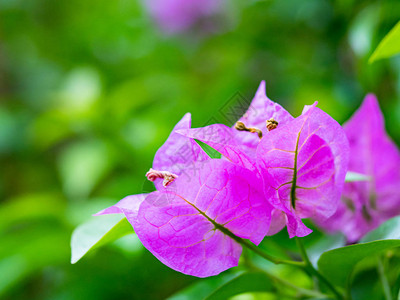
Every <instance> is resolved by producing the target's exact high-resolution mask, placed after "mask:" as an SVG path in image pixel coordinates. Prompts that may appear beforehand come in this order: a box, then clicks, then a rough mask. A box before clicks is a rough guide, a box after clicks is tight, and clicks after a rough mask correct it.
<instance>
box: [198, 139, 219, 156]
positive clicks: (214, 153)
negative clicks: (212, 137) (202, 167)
mask: <svg viewBox="0 0 400 300" xmlns="http://www.w3.org/2000/svg"><path fill="white" fill-rule="evenodd" d="M195 141H196V142H197V143H198V144H199V145H200V147H201V148H202V149H203V150H204V152H205V153H207V155H208V156H209V157H211V158H218V159H219V158H221V157H222V154H221V153H220V152H218V151H217V150H215V149H214V148H212V147H210V146H209V145H207V144H206V143H203V142H202V141H199V140H195Z"/></svg>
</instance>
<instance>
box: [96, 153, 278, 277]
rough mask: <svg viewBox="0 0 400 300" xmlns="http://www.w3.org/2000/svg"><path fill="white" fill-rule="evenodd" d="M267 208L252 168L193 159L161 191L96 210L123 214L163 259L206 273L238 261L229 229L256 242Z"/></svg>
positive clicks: (191, 271)
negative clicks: (191, 165)
mask: <svg viewBox="0 0 400 300" xmlns="http://www.w3.org/2000/svg"><path fill="white" fill-rule="evenodd" d="M271 209H272V208H271V206H270V205H269V204H268V202H266V201H265V198H264V195H263V192H262V183H261V181H260V180H259V179H258V178H257V177H256V176H255V174H254V172H251V171H250V170H248V169H245V168H242V167H240V166H238V165H235V164H232V163H230V162H227V161H224V160H216V159H212V160H208V161H205V162H198V163H195V164H194V165H193V167H192V168H188V169H187V170H186V171H185V173H184V174H182V175H181V176H179V177H178V178H177V179H176V180H175V181H174V182H173V183H172V184H171V185H170V186H167V187H166V188H165V189H164V190H162V191H156V192H152V193H150V194H148V195H147V196H144V195H134V196H129V197H127V198H124V199H123V200H121V201H120V202H119V203H117V204H116V205H115V206H114V207H112V208H109V209H106V210H104V211H102V212H100V213H99V214H108V213H121V212H122V213H124V214H125V215H126V217H127V219H128V220H129V222H130V223H131V224H132V226H133V227H134V230H135V232H136V234H137V235H138V237H139V239H140V240H141V242H142V243H143V245H144V246H145V247H146V248H147V249H148V250H149V251H150V252H151V253H153V254H154V256H156V257H157V258H158V259H159V260H160V261H161V262H163V263H164V264H165V265H167V266H169V267H170V268H172V269H174V270H177V271H179V272H182V273H185V274H188V275H193V276H198V277H206V276H212V275H217V274H219V273H220V272H222V271H224V270H226V269H228V268H231V267H234V266H236V265H237V264H238V261H239V257H240V254H241V251H242V248H241V245H240V244H238V243H237V242H236V241H235V240H234V239H232V237H230V236H229V234H227V231H228V232H229V233H230V234H234V235H236V236H238V237H241V238H244V239H250V240H251V241H252V242H253V243H255V244H259V243H260V242H261V240H262V239H263V238H264V237H265V235H266V234H267V231H268V227H269V223H270V218H271Z"/></svg>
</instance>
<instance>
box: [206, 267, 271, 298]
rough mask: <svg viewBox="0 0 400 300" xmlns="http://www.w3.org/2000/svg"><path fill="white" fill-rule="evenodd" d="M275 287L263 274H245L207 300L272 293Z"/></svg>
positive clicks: (223, 286)
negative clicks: (243, 294)
mask: <svg viewBox="0 0 400 300" xmlns="http://www.w3.org/2000/svg"><path fill="white" fill-rule="evenodd" d="M271 291H273V285H272V282H271V279H270V278H269V277H268V276H267V275H266V274H265V273H263V272H248V273H244V274H242V275H240V276H238V277H236V278H234V279H232V280H231V281H229V282H227V283H225V284H224V285H222V286H221V287H219V288H218V289H217V290H215V291H214V292H213V293H212V294H211V295H209V296H208V297H207V298H206V299H207V300H219V299H228V298H230V297H232V296H235V295H238V294H242V293H248V292H271Z"/></svg>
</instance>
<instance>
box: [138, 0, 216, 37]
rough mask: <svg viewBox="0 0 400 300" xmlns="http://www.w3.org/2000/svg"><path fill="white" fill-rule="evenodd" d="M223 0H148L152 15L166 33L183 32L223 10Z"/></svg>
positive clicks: (146, 3)
mask: <svg viewBox="0 0 400 300" xmlns="http://www.w3.org/2000/svg"><path fill="white" fill-rule="evenodd" d="M222 4H223V1H222V0H146V1H144V5H145V6H146V8H147V9H148V11H149V13H150V15H151V16H152V17H153V18H154V19H155V21H156V22H157V23H158V24H159V26H160V28H161V29H162V30H163V31H165V32H166V33H176V32H182V31H185V30H187V29H189V28H190V27H192V26H193V25H195V24H196V23H198V22H199V21H201V20H203V19H205V18H208V17H210V16H213V15H215V14H216V13H218V12H219V11H221V8H222V6H223V5H222Z"/></svg>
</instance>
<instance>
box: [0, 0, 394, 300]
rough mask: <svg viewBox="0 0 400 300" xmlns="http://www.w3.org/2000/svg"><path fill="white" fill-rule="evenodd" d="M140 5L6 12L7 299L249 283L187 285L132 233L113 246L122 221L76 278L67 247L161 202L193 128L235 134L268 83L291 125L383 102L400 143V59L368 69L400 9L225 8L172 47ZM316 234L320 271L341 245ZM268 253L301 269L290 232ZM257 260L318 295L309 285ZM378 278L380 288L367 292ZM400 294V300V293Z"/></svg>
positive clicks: (0, 181)
mask: <svg viewBox="0 0 400 300" xmlns="http://www.w3.org/2000/svg"><path fill="white" fill-rule="evenodd" d="M141 2H143V1H136V0H132V1H106V0H85V1H78V0H70V1H66V0H60V1H45V0H31V1H18V0H7V1H0V28H1V36H0V168H1V172H0V274H2V276H0V298H2V299H3V298H4V299H27V298H29V299H33V300H36V299H40V300H42V299H45V300H47V299H85V300H86V299H132V298H133V299H165V298H168V297H169V296H171V295H172V294H176V293H177V292H178V291H181V293H180V296H181V299H197V298H204V297H206V296H208V295H210V294H211V293H212V292H213V291H214V290H216V289H218V288H219V287H221V286H223V285H224V284H225V283H226V282H227V281H229V280H232V279H233V278H236V277H237V276H240V274H241V272H243V269H244V265H243V264H242V262H241V264H240V266H239V267H238V268H233V269H232V270H230V271H229V272H225V273H224V274H222V275H221V276H216V277H212V278H207V279H197V278H192V277H189V276H184V275H182V274H179V273H177V272H174V271H173V270H170V269H169V268H167V267H165V266H164V265H162V264H161V263H160V262H159V261H158V260H157V259H156V258H154V257H153V256H152V255H151V254H149V253H148V252H147V251H145V250H144V249H143V248H142V246H140V244H139V242H138V241H137V237H136V236H135V235H132V234H131V235H127V236H125V237H124V238H122V239H119V240H117V241H115V242H113V243H110V244H108V246H104V244H105V242H106V241H107V240H108V239H109V238H112V239H115V238H116V237H118V236H120V235H121V234H122V233H121V232H126V231H124V230H121V229H124V225H123V224H125V225H127V226H128V225H129V224H127V223H126V221H125V220H124V221H122V224H120V223H118V226H116V228H115V227H112V226H113V225H115V224H117V222H118V221H119V220H115V223H113V222H111V224H109V227H107V226H106V227H105V228H103V229H104V230H103V231H102V233H101V232H100V231H98V232H97V234H98V235H97V238H96V239H93V240H88V241H85V240H82V239H81V240H80V241H81V242H83V241H84V242H87V243H86V248H82V249H81V250H80V251H81V253H84V252H85V251H87V250H89V249H93V248H97V250H96V251H93V253H92V255H88V256H87V257H85V259H82V260H81V261H79V263H77V264H74V265H71V264H70V255H71V253H70V240H71V234H72V232H73V230H74V228H76V226H77V225H79V224H82V223H85V222H86V221H87V220H88V219H89V218H90V216H91V215H92V214H93V213H96V212H97V211H99V210H100V209H102V208H105V207H107V206H110V205H112V204H113V203H115V202H117V201H118V200H119V199H121V198H123V197H125V196H126V195H130V194H136V193H142V192H149V191H151V190H152V188H153V186H152V185H151V183H150V186H149V182H147V181H146V179H145V177H144V174H145V173H146V171H148V169H149V168H150V166H151V163H152V159H153V157H154V154H155V152H156V150H157V148H158V147H159V146H160V145H161V144H162V143H163V142H164V141H165V139H166V138H167V136H168V134H169V133H170V131H171V129H172V128H173V126H174V125H175V123H176V122H177V121H178V120H179V119H180V118H181V117H182V116H183V115H184V114H185V113H186V112H192V116H193V126H194V127H199V126H204V125H206V124H211V123H225V124H227V125H229V126H231V125H232V124H233V122H235V121H236V120H237V118H238V116H239V115H240V114H241V113H243V111H244V109H245V107H242V106H241V105H239V108H238V109H237V110H235V111H233V115H235V116H234V117H232V116H231V115H228V114H227V113H226V112H227V111H230V110H229V109H227V108H230V107H236V106H237V104H238V103H239V104H240V103H242V102H246V101H247V102H249V101H250V100H251V98H252V96H253V95H254V93H255V90H256V88H257V86H258V84H259V82H260V81H261V80H262V79H264V80H266V83H267V94H268V96H269V97H270V98H271V99H272V100H276V101H278V102H279V103H280V104H282V105H283V106H285V107H286V108H288V110H289V111H291V112H294V113H293V114H294V115H298V114H300V112H301V110H302V107H303V105H304V104H310V103H312V102H313V101H315V100H318V101H319V107H321V108H322V109H324V110H325V111H327V112H328V113H329V114H331V115H332V116H333V117H334V118H335V119H337V120H338V121H339V122H340V123H342V122H343V121H345V120H346V119H347V118H348V117H349V116H350V114H351V113H352V112H353V111H354V109H355V107H357V106H358V105H359V103H360V102H361V100H362V98H363V97H364V95H365V94H366V93H367V92H374V93H376V94H377V96H378V99H379V100H380V104H381V106H382V109H383V111H384V114H385V121H386V127H387V129H388V131H389V133H390V136H391V137H392V138H393V139H394V140H395V141H396V142H397V143H399V142H400V132H399V131H398V130H397V129H398V128H400V118H399V112H400V106H399V102H398V99H399V91H400V89H399V86H398V78H399V76H400V68H398V60H397V58H393V59H390V60H381V61H379V62H377V63H374V64H367V63H366V62H367V60H368V57H369V54H370V53H371V52H372V51H373V47H374V45H375V44H376V43H377V42H378V41H380V40H381V39H382V38H383V37H384V35H385V34H386V33H387V32H388V28H391V27H392V26H393V24H395V23H396V22H398V13H396V12H398V11H399V9H400V3H399V1H398V0H387V1H383V2H376V1H375V2H374V1H367V2H365V3H362V4H360V3H358V2H357V1H326V0H321V1H320V0H305V1H295V0H289V1H275V0H274V1H239V0H234V1H225V2H226V3H228V4H227V7H226V11H225V12H224V16H222V17H221V18H218V24H217V26H216V27H215V28H210V31H209V32H207V33H205V32H198V31H190V32H188V33H182V34H180V35H177V36H167V35H164V34H163V33H162V31H160V30H159V29H158V28H157V27H156V25H155V23H154V22H153V21H152V19H151V18H150V17H149V16H148V14H147V13H146V11H145V10H144V9H143V7H142V5H141ZM397 28H398V25H397ZM277 33H279V34H277ZM382 43H383V42H382ZM392 49H394V48H392ZM385 51H386V50H385ZM209 154H211V155H215V154H216V153H215V152H214V153H212V152H210V153H209ZM212 157H218V156H212ZM111 218H112V217H111ZM95 219H99V220H100V219H102V217H95V218H93V220H95ZM95 222H96V221H95ZM124 222H125V223H124ZM389 222H390V221H389ZM120 226H121V227H120ZM387 226H389V225H387ZM393 226H397V225H393ZM111 228H112V230H111V232H110V233H107V232H108V230H109V229H111ZM125 228H126V227H125ZM96 229H97V228H96ZM98 229H100V228H98ZM313 229H314V232H313V234H312V235H311V236H310V237H308V238H305V244H306V247H307V249H308V250H309V251H310V256H311V259H312V261H313V262H315V261H317V260H318V258H319V256H320V255H321V253H323V252H324V251H326V250H327V249H331V248H335V247H339V246H342V245H343V238H341V237H339V236H335V237H333V238H332V239H330V237H329V236H325V235H324V234H323V233H321V232H319V231H317V230H315V228H313ZM114 230H115V231H114ZM119 230H121V231H119ZM385 232H386V231H385ZM374 234H375V233H371V236H373V235H374ZM377 234H378V237H371V239H372V240H373V239H375V238H376V239H382V238H398V236H397V235H396V233H395V231H393V232H389V231H387V232H386V233H384V234H382V235H381V233H377ZM74 236H75V235H74ZM368 237H369V235H367V236H366V237H365V239H367V238H368ZM127 241H129V242H131V243H132V244H133V245H132V244H130V245H126V243H127ZM319 241H321V242H320V243H319ZM100 244H102V245H103V246H104V247H98V246H99V245H100ZM81 246H82V245H81ZM261 247H262V248H263V249H264V250H265V251H267V252H269V253H272V254H274V255H276V256H279V257H282V258H285V259H289V258H295V259H297V258H299V253H298V251H297V249H296V246H295V243H294V242H293V241H292V240H289V239H288V238H287V233H285V232H281V233H280V234H278V235H276V236H273V237H267V238H266V239H265V240H264V241H263V243H262V245H261ZM85 249H86V250H85ZM132 249H134V250H132ZM91 252H92V250H90V251H89V253H91ZM328 253H329V252H328ZM390 253H392V254H391V255H392V256H391V258H390V261H389V262H390V263H391V264H393V268H390V270H391V269H393V270H392V271H391V272H392V273H391V274H389V275H390V276H391V277H390V278H392V279H393V278H395V279H396V278H397V277H398V274H397V273H396V272H395V271H396V269H397V268H396V266H398V265H399V261H398V256H399V251H398V250H397V249H395V248H393V249H391V252H390ZM324 255H326V254H323V255H322V257H324ZM78 256H79V255H78ZM254 259H255V261H256V262H257V264H259V265H261V266H262V268H264V269H266V270H268V271H271V272H273V273H274V274H276V275H280V276H282V277H284V278H287V279H288V280H290V281H291V282H293V283H296V284H298V285H299V286H301V287H304V288H310V287H311V285H310V282H309V281H308V280H307V276H306V275H305V274H304V273H303V272H301V271H295V270H294V269H293V268H291V267H287V266H279V267H276V266H273V265H271V264H268V263H264V262H261V261H257V260H256V258H254ZM374 263H375V262H371V261H368V264H366V265H365V266H364V265H363V266H361V267H360V265H358V267H357V276H358V277H357V278H356V279H355V281H354V289H357V293H358V294H357V296H359V297H358V298H359V299H368V296H369V295H370V292H371V291H370V290H368V289H366V288H368V287H369V286H374V287H375V286H378V287H379V286H380V285H379V281H377V280H376V277H377V276H376V272H374V271H371V270H375V269H376V266H375V265H374ZM335 272H337V273H338V272H339V271H338V270H337V271H335ZM341 274H342V273H341ZM343 274H344V273H343ZM371 274H372V275H374V276H375V277H374V276H369V277H368V276H367V275H371ZM3 275H4V276H3ZM340 276H342V275H340ZM365 278H372V279H370V281H369V282H368V284H367V285H368V286H367V287H365V286H366V284H365V282H367V281H366V280H365ZM391 283H393V294H396V295H397V294H398V288H399V287H400V282H395V280H392V281H391ZM195 286H197V287H198V288H197V289H194V288H193V287H195ZM267 286H268V283H267ZM189 287H190V288H189ZM395 289H396V290H395ZM201 291H207V293H205V292H203V293H201ZM353 293H354V291H353ZM365 295H367V296H365ZM371 295H374V296H375V295H378V297H379V296H382V295H383V294H382V291H381V290H379V289H377V290H375V291H374V294H371ZM238 296H239V297H240V296H242V295H238ZM246 296H247V297H253V298H254V297H255V296H254V294H246ZM257 296H259V297H261V296H262V297H264V298H266V297H267V298H269V299H271V298H272V299H273V297H275V299H276V297H277V296H276V295H273V294H269V296H268V295H266V294H265V293H264V294H262V295H261V294H257ZM381 298H382V297H381ZM280 299H283V296H282V297H281V298H280ZM354 299H355V300H356V299H357V298H356V297H354Z"/></svg>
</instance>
